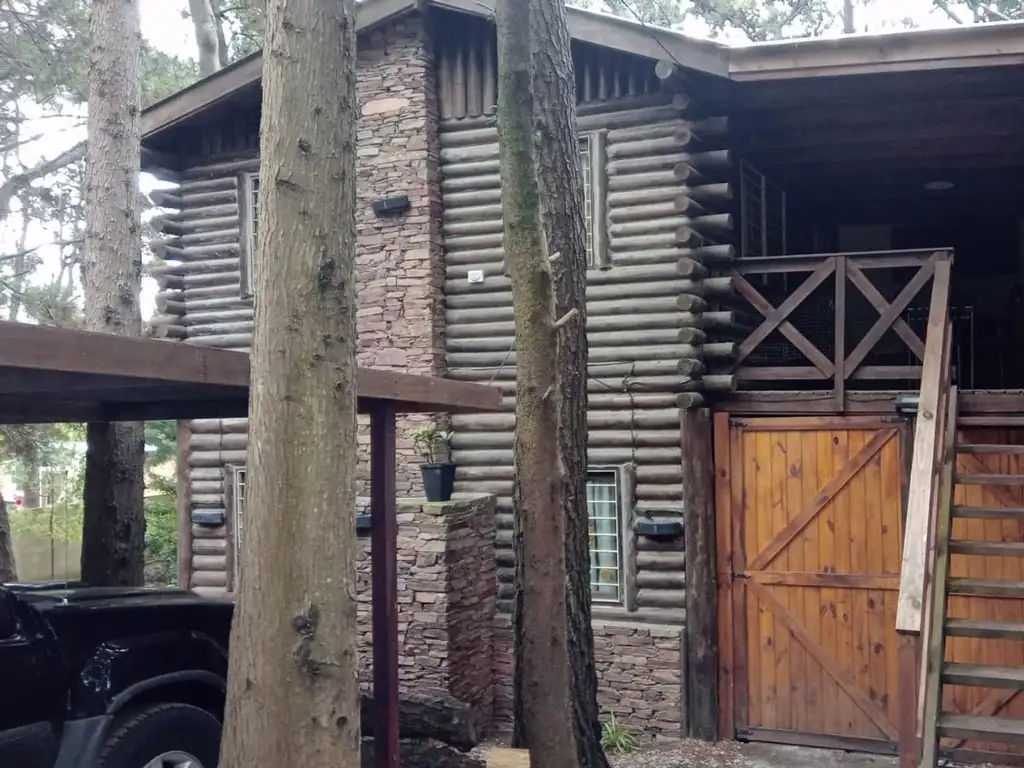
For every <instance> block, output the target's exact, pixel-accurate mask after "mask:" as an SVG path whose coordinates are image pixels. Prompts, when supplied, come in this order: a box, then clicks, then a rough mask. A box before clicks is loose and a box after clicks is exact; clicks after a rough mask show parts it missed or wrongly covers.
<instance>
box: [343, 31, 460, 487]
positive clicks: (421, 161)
mask: <svg viewBox="0 0 1024 768" xmlns="http://www.w3.org/2000/svg"><path fill="white" fill-rule="evenodd" d="M435 80H436V78H435V77H434V69H433V47H432V45H431V43H430V37H429V34H428V32H427V25H426V23H425V19H424V16H423V15H422V14H410V15H407V16H403V17H402V18H400V19H398V20H396V21H394V22H392V23H390V24H387V25H385V26H382V27H381V28H379V29H375V30H372V31H370V32H367V33H366V34H365V35H363V36H361V37H360V40H359V51H358V68H357V98H358V102H359V117H358V121H357V134H358V138H357V142H356V156H357V157H356V176H357V179H356V187H357V189H356V197H357V207H356V234H357V238H358V254H357V263H356V283H357V292H358V298H359V308H358V310H357V324H358V332H359V352H358V362H359V365H362V366H366V367H369V368H385V369H391V370H395V371H401V372H403V373H413V374H420V375H424V376H441V375H443V374H444V370H445V368H444V366H445V362H444V356H445V353H444V306H443V302H444V256H443V251H442V244H441V187H440V178H439V167H440V151H441V150H440V139H439V137H438V117H437V98H436V95H435V91H436V87H435ZM395 197H407V198H408V199H409V207H408V209H406V210H404V211H397V212H395V213H389V214H383V215H381V214H378V213H376V212H374V210H373V203H374V202H375V201H377V200H382V199H385V198H395ZM429 418H430V416H429V415H411V416H402V417H400V418H399V422H398V434H397V440H396V442H397V451H398V461H397V467H396V468H397V476H396V478H395V482H396V486H397V493H398V497H399V498H403V497H411V496H415V495H416V494H418V493H422V489H421V486H420V479H419V471H418V469H417V466H416V465H417V463H418V462H417V458H416V456H415V454H414V452H413V448H412V440H411V438H410V433H411V431H412V430H413V429H415V428H416V427H417V426H419V425H420V424H423V423H424V422H426V421H427V420H428V419H429ZM368 423H369V422H368V420H365V419H361V429H360V433H359V447H360V457H361V458H362V461H361V462H360V467H361V472H360V477H361V479H362V480H364V481H366V480H368V477H369V475H368V468H369V463H368V461H367V460H366V459H365V457H367V456H369V429H368ZM365 488H366V486H364V489H365Z"/></svg>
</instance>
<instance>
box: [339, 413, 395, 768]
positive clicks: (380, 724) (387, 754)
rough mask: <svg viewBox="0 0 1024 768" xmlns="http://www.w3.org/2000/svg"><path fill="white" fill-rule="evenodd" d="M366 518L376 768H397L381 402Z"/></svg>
mask: <svg viewBox="0 0 1024 768" xmlns="http://www.w3.org/2000/svg"><path fill="white" fill-rule="evenodd" d="M342 514H345V511H342ZM370 516H371V518H372V521H373V524H372V528H371V531H370V537H371V544H370V581H371V584H372V594H373V617H372V625H373V707H374V713H373V739H374V742H375V747H376V749H375V752H374V754H375V768H398V650H399V649H398V520H397V516H396V511H395V408H394V405H393V404H392V403H380V404H378V406H377V407H376V408H374V410H372V411H371V412H370Z"/></svg>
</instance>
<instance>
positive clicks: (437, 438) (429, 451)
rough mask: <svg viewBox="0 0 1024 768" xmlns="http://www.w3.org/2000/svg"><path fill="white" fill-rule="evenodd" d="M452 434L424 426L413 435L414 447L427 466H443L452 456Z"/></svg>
mask: <svg viewBox="0 0 1024 768" xmlns="http://www.w3.org/2000/svg"><path fill="white" fill-rule="evenodd" d="M452 434H453V433H452V432H450V431H445V430H443V429H441V428H440V427H439V426H437V424H433V423H431V424H424V425H423V426H422V427H419V428H417V429H416V430H414V431H413V433H412V445H413V448H415V449H416V452H417V453H418V454H419V455H420V456H422V457H423V461H424V462H425V463H427V464H443V463H444V462H445V461H447V460H448V458H449V456H450V455H451V442H452Z"/></svg>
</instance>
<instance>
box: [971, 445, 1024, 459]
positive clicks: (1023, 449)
mask: <svg viewBox="0 0 1024 768" xmlns="http://www.w3.org/2000/svg"><path fill="white" fill-rule="evenodd" d="M956 452H957V453H974V454H998V455H1006V456H1010V455H1012V456H1021V455H1024V445H985V444H983V443H957V446H956Z"/></svg>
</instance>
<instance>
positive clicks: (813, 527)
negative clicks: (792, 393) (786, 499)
mask: <svg viewBox="0 0 1024 768" xmlns="http://www.w3.org/2000/svg"><path fill="white" fill-rule="evenodd" d="M795 434H798V435H799V437H800V441H801V454H802V455H801V459H802V464H803V465H802V467H801V472H800V480H801V486H802V496H801V499H800V502H799V506H800V507H803V505H804V504H806V503H807V502H808V501H809V500H810V499H811V498H813V496H814V494H815V493H816V492H817V491H818V489H819V488H820V487H821V486H822V485H824V484H825V483H826V482H828V480H827V479H826V480H823V481H820V482H819V479H818V474H819V469H818V464H819V456H818V433H816V432H810V431H800V432H796V433H795ZM820 527H821V516H820V515H819V516H818V520H816V521H815V522H813V523H811V524H810V525H808V526H807V528H806V529H805V530H804V534H803V537H802V539H803V567H804V571H805V572H810V573H813V574H815V575H817V574H819V573H821V572H822V570H823V569H822V563H821V555H820V544H819V541H820V536H819V529H820ZM762 573H764V571H762ZM789 584H791V585H794V586H799V583H798V582H797V581H796V580H790V581H789ZM822 591H823V590H822V589H821V588H819V587H815V588H812V589H801V590H800V592H801V596H802V598H803V615H802V617H801V620H802V621H803V623H804V626H805V627H806V628H807V631H808V632H809V633H811V635H813V636H814V637H818V638H820V637H821V623H822V615H821V614H822V600H821V596H822ZM798 599H799V598H798ZM826 650H828V649H826ZM804 666H805V668H806V678H807V694H806V704H807V706H806V721H805V722H806V729H807V730H808V731H809V732H811V733H824V732H825V718H824V709H823V699H824V696H825V690H824V685H823V682H824V680H823V673H822V669H821V667H820V666H819V665H818V664H817V663H815V661H814V659H812V658H810V657H807V658H806V659H805V665H804Z"/></svg>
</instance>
